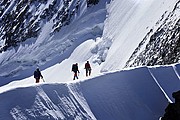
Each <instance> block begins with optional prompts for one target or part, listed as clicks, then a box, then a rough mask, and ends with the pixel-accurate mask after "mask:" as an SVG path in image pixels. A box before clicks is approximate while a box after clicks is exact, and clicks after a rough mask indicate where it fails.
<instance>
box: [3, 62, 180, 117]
mask: <svg viewBox="0 0 180 120" xmlns="http://www.w3.org/2000/svg"><path fill="white" fill-rule="evenodd" d="M179 76H180V65H179V64H177V65H172V66H161V67H152V68H147V67H142V68H135V69H132V70H124V71H117V72H114V73H107V74H105V75H102V76H99V77H95V78H92V79H89V80H82V81H74V82H69V83H59V84H57V83H56V84H39V85H37V84H36V85H35V84H34V85H31V86H29V87H25V86H21V87H20V88H13V89H11V90H10V89H9V90H8V89H6V87H5V86H4V87H1V89H0V91H1V94H0V99H1V102H0V106H1V107H0V113H1V114H0V120H12V119H14V120H19V119H22V120H27V119H31V120H40V119H47V120H57V119H68V120H74V119H75V120H83V119H87V120H96V119H97V120H119V119H121V120H132V119H133V120H158V119H159V117H160V116H163V114H164V109H165V107H166V106H167V104H168V102H172V101H173V99H172V97H171V93H172V92H174V91H177V90H179V89H180V87H179V86H180V77H179ZM57 77H58V76H57ZM14 87H15V86H14Z"/></svg>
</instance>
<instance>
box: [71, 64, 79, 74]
mask: <svg viewBox="0 0 180 120" xmlns="http://www.w3.org/2000/svg"><path fill="white" fill-rule="evenodd" d="M72 71H73V72H77V71H78V72H79V69H78V65H77V64H73V65H72Z"/></svg>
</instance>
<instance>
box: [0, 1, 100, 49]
mask: <svg viewBox="0 0 180 120" xmlns="http://www.w3.org/2000/svg"><path fill="white" fill-rule="evenodd" d="M98 2H99V0H87V7H91V6H92V5H95V4H97V3H98ZM80 4H81V1H80V0H62V1H61V0H51V1H47V0H14V1H12V0H1V1H0V6H1V7H0V52H2V51H5V50H7V48H9V47H12V46H17V45H18V43H20V42H23V41H25V40H27V39H28V38H37V37H38V35H39V33H40V31H41V29H42V27H43V25H44V24H45V23H47V22H49V21H50V20H51V21H53V23H54V26H53V28H52V29H53V30H52V33H51V34H53V33H54V32H58V31H60V29H61V27H62V26H65V25H68V24H70V23H71V21H72V20H73V18H74V16H75V14H77V12H78V9H79V6H80Z"/></svg>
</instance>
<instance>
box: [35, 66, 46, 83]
mask: <svg viewBox="0 0 180 120" xmlns="http://www.w3.org/2000/svg"><path fill="white" fill-rule="evenodd" d="M34 78H35V79H36V83H39V80H40V78H42V79H43V76H42V74H41V72H40V70H39V68H37V69H36V70H35V71H34ZM43 81H44V79H43Z"/></svg>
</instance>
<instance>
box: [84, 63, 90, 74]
mask: <svg viewBox="0 0 180 120" xmlns="http://www.w3.org/2000/svg"><path fill="white" fill-rule="evenodd" d="M84 69H86V76H88V75H89V76H90V75H91V66H90V64H89V61H87V62H86V63H85V68H84Z"/></svg>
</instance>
